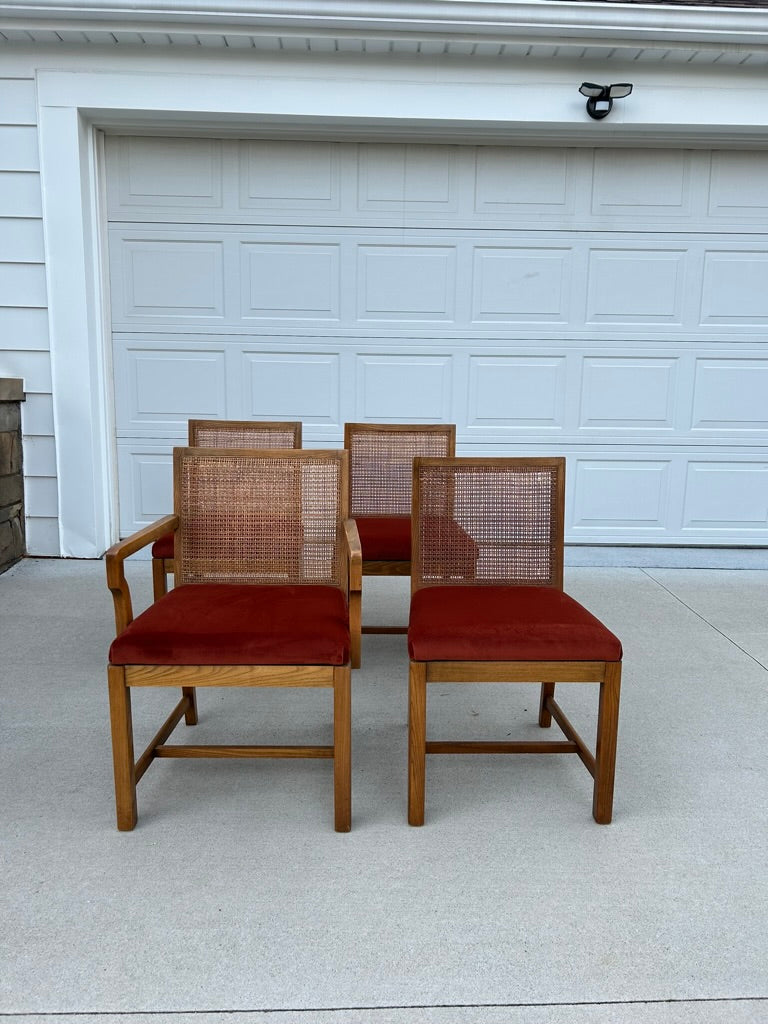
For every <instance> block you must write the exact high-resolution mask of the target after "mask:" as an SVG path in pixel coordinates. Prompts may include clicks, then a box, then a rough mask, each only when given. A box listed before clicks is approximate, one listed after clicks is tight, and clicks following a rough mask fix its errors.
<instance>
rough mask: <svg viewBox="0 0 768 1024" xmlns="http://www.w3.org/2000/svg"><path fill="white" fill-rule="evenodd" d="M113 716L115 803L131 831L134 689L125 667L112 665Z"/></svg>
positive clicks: (123, 825)
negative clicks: (129, 687)
mask: <svg viewBox="0 0 768 1024" xmlns="http://www.w3.org/2000/svg"><path fill="white" fill-rule="evenodd" d="M107 672H108V679H109V717H110V722H111V725H112V762H113V765H114V769H115V806H116V810H117V827H118V829H119V830H120V831H121V832H130V831H131V829H132V828H134V826H135V825H136V820H137V818H138V811H137V808H136V770H135V765H134V755H133V724H132V720H131V691H130V690H129V689H128V687H127V686H126V685H125V670H124V669H123V668H122V667H121V666H119V665H110V666H109V668H108V670H107Z"/></svg>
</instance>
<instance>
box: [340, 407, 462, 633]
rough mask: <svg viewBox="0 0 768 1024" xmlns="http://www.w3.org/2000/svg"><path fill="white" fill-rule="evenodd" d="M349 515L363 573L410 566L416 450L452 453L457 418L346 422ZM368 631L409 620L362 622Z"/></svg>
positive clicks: (389, 572)
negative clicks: (453, 420)
mask: <svg viewBox="0 0 768 1024" xmlns="http://www.w3.org/2000/svg"><path fill="white" fill-rule="evenodd" d="M344 447H345V449H346V450H347V451H348V452H349V505H350V515H351V516H352V517H353V518H354V520H355V521H356V523H357V528H358V531H359V533H360V543H361V545H362V549H363V575H364V576H408V575H409V573H410V571H411V485H412V480H413V459H414V457H415V456H417V455H418V456H434V457H441V456H452V455H454V454H455V452H456V427H455V425H454V424H452V423H435V424H425V423H345V424H344ZM363 632H364V633H405V632H407V627H405V626H370V625H369V626H363Z"/></svg>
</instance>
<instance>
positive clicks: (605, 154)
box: [592, 149, 696, 219]
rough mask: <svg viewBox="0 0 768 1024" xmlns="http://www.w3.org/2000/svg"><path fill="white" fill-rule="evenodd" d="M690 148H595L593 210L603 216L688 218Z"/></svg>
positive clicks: (691, 199) (690, 208)
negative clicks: (684, 149) (681, 149)
mask: <svg viewBox="0 0 768 1024" xmlns="http://www.w3.org/2000/svg"><path fill="white" fill-rule="evenodd" d="M691 158H692V154H691V152H690V151H687V152H686V151H680V150H653V149H607V150H596V151H595V166H594V177H593V180H592V213H593V214H595V215H596V216H598V217H600V216H602V217H606V216H607V217H619V218H636V217H641V218H644V219H645V218H648V217H664V218H665V219H668V218H670V217H681V218H687V217H689V216H690V214H691V213H692V212H693V209H694V202H695V198H696V197H695V196H694V194H693V191H692V177H691V162H692V160H691Z"/></svg>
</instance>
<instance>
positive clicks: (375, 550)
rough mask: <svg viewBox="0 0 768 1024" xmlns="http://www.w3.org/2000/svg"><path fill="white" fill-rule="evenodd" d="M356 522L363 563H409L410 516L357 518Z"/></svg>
mask: <svg viewBox="0 0 768 1024" xmlns="http://www.w3.org/2000/svg"><path fill="white" fill-rule="evenodd" d="M356 522H357V529H358V533H359V534H360V546H361V547H362V550H363V561H369V562H371V561H373V562H410V560H411V517H410V516H359V517H358V519H357V520H356Z"/></svg>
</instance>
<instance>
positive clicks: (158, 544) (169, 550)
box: [152, 533, 175, 597]
mask: <svg viewBox="0 0 768 1024" xmlns="http://www.w3.org/2000/svg"><path fill="white" fill-rule="evenodd" d="M174 537H175V534H173V533H165V534H163V536H162V537H161V538H160V539H159V540H156V541H155V543H154V544H153V545H152V557H153V558H170V559H173V541H174ZM166 571H167V572H173V567H172V566H171V568H170V569H168V570H165V569H164V570H163V572H166ZM156 596H158V597H159V596H160V595H159V594H158V595H156Z"/></svg>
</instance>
